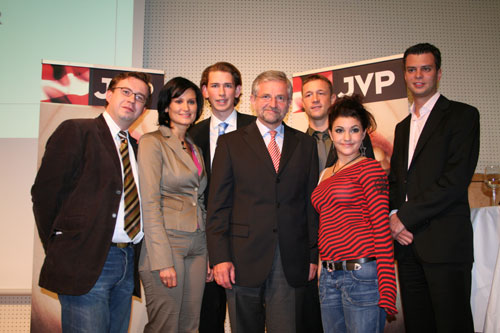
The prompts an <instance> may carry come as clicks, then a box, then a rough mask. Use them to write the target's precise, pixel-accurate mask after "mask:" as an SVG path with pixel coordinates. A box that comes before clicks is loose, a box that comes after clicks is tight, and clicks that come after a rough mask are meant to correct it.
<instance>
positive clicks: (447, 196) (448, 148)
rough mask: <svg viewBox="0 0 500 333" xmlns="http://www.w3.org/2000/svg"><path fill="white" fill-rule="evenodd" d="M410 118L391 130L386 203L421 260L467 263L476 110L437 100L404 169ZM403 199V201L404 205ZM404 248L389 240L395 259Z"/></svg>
mask: <svg viewBox="0 0 500 333" xmlns="http://www.w3.org/2000/svg"><path fill="white" fill-rule="evenodd" d="M410 121H411V116H408V117H406V118H405V119H404V120H403V121H402V122H400V123H399V124H398V125H397V126H396V132H395V141H394V151H393V154H392V158H391V172H390V175H389V182H390V205H391V209H398V212H397V214H398V217H399V218H400V219H401V221H402V222H403V224H404V225H405V227H406V228H407V229H408V230H409V231H410V232H412V233H413V236H414V238H413V245H412V246H413V247H414V249H415V250H416V253H417V255H418V256H419V257H420V258H421V259H422V260H423V261H425V262H429V263H443V262H472V260H473V244H472V226H471V221H470V208H469V201H468V193H467V189H468V186H469V183H470V181H471V179H472V175H473V174H474V170H475V168H476V163H477V159H478V155H479V112H478V111H477V109H476V108H474V107H472V106H470V105H467V104H463V103H459V102H454V101H450V100H448V99H447V98H445V97H444V96H441V97H440V98H439V99H438V100H437V102H436V104H435V106H434V108H433V109H432V111H431V113H430V115H429V118H428V119H427V122H426V124H425V126H424V128H423V130H422V133H421V135H420V138H419V140H418V143H417V146H416V149H415V153H414V155H413V159H412V161H411V164H410V166H409V167H408V145H409V133H410ZM406 196H408V201H406ZM409 250H411V248H410V247H409V246H401V245H400V244H399V243H398V242H395V251H396V256H397V257H398V258H400V257H401V256H404V253H405V252H406V251H409Z"/></svg>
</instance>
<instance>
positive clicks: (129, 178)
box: [118, 131, 141, 240]
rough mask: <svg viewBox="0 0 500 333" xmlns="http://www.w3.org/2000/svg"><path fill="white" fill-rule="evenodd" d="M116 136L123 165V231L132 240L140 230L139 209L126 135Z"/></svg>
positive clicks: (122, 132)
mask: <svg viewBox="0 0 500 333" xmlns="http://www.w3.org/2000/svg"><path fill="white" fill-rule="evenodd" d="M118 136H119V137H120V140H121V142H122V143H121V145H120V155H121V157H122V163H123V191H124V192H125V221H124V229H125V231H126V232H127V234H128V236H129V237H130V239H131V240H133V239H134V237H135V236H136V235H137V234H138V233H139V230H140V228H141V209H140V206H139V196H138V194H137V187H136V186H135V180H134V174H133V173H132V168H131V165H130V158H129V155H128V140H127V133H125V132H124V131H120V132H119V133H118Z"/></svg>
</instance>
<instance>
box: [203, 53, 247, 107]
mask: <svg viewBox="0 0 500 333" xmlns="http://www.w3.org/2000/svg"><path fill="white" fill-rule="evenodd" d="M211 72H225V73H229V74H231V76H232V77H233V84H234V87H235V88H236V87H237V86H241V73H240V71H239V70H238V68H236V67H235V66H234V65H233V64H230V63H228V62H224V61H220V62H217V63H215V64H213V65H210V66H208V67H207V68H205V70H204V71H203V73H201V80H200V88H203V86H206V85H208V74H210V73H211ZM240 97H241V95H240V96H238V97H235V98H234V105H235V106H236V105H238V102H239V101H240Z"/></svg>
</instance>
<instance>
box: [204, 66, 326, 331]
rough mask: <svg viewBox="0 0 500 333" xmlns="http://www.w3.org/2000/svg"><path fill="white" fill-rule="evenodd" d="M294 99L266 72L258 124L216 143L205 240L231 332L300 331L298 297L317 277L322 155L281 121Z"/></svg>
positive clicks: (257, 98)
mask: <svg viewBox="0 0 500 333" xmlns="http://www.w3.org/2000/svg"><path fill="white" fill-rule="evenodd" d="M291 97H292V85H291V83H290V81H289V80H288V79H287V77H286V75H285V73H283V72H278V71H267V72H263V73H261V74H260V75H259V76H258V77H257V78H256V79H255V80H254V82H253V84H252V95H251V97H250V101H251V104H252V108H253V110H254V111H255V112H256V114H257V121H256V122H254V123H252V124H250V125H248V126H247V127H245V128H242V129H238V130H237V131H235V132H233V133H229V134H226V135H224V136H221V137H220V138H219V141H218V143H217V150H216V153H215V158H214V162H213V172H212V179H211V184H210V196H209V201H208V214H207V242H208V252H209V256H210V262H211V263H212V264H213V265H214V277H215V280H216V282H217V283H218V284H219V285H221V286H223V287H224V288H226V293H227V297H228V304H229V316H230V319H231V330H232V332H238V333H240V332H252V333H253V332H264V328H266V329H267V331H268V332H277V331H280V332H295V331H297V330H298V326H300V323H299V324H297V323H296V306H299V307H300V304H297V301H300V300H301V299H302V298H303V297H299V296H297V294H299V293H303V292H305V287H306V285H307V282H308V281H310V280H312V279H313V278H314V277H315V276H316V271H317V263H318V249H317V232H318V217H317V214H316V212H315V211H314V208H313V207H312V205H311V199H310V196H311V192H312V191H313V189H314V188H315V186H316V183H317V179H318V164H317V163H318V156H317V149H316V143H315V142H314V140H313V139H312V138H311V137H310V136H308V135H306V134H304V133H302V132H299V131H297V130H294V129H292V128H290V127H288V126H286V125H285V124H283V118H284V117H285V115H286V113H287V112H288V109H289V106H290V101H291Z"/></svg>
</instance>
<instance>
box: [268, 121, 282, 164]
mask: <svg viewBox="0 0 500 333" xmlns="http://www.w3.org/2000/svg"><path fill="white" fill-rule="evenodd" d="M269 134H271V141H269V144H268V145H267V150H269V155H271V159H272V160H273V165H274V170H276V172H278V170H279V167H280V157H281V153H280V148H279V147H278V144H277V143H276V134H277V132H276V131H274V130H273V131H269Z"/></svg>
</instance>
